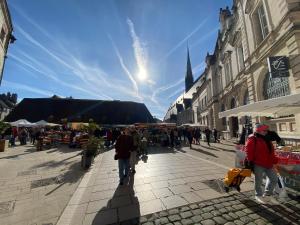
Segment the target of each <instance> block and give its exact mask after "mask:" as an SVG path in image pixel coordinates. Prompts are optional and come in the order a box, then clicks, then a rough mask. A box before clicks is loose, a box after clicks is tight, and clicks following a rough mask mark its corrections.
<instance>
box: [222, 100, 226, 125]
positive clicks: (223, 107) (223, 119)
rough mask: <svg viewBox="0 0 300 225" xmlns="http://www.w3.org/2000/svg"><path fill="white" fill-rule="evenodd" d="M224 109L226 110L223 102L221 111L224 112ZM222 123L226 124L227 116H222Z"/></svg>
mask: <svg viewBox="0 0 300 225" xmlns="http://www.w3.org/2000/svg"><path fill="white" fill-rule="evenodd" d="M224 111H225V105H224V104H222V105H221V112H224ZM222 125H223V126H226V118H225V117H223V118H222Z"/></svg>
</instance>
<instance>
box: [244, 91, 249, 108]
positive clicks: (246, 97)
mask: <svg viewBox="0 0 300 225" xmlns="http://www.w3.org/2000/svg"><path fill="white" fill-rule="evenodd" d="M249 103H250V99H249V92H248V90H247V91H246V93H245V95H244V101H243V104H244V105H248V104H249Z"/></svg>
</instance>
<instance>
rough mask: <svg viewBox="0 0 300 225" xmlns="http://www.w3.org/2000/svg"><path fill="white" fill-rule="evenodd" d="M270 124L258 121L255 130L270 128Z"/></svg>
mask: <svg viewBox="0 0 300 225" xmlns="http://www.w3.org/2000/svg"><path fill="white" fill-rule="evenodd" d="M268 129H269V126H267V125H265V124H261V123H257V124H255V131H258V132H260V131H264V130H268Z"/></svg>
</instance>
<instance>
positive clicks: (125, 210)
mask: <svg viewBox="0 0 300 225" xmlns="http://www.w3.org/2000/svg"><path fill="white" fill-rule="evenodd" d="M133 185H134V176H130V177H129V178H128V180H127V182H125V183H124V185H122V186H121V185H119V186H118V187H117V189H116V190H115V192H114V195H113V196H112V198H111V199H110V200H109V201H108V202H107V205H106V206H105V207H103V208H101V209H100V211H99V212H98V213H97V214H96V216H95V217H94V219H93V222H92V225H99V224H101V225H105V224H121V225H122V224H131V225H137V224H140V219H139V218H140V216H141V213H140V204H139V200H138V198H137V197H136V196H135V194H134V189H133ZM128 198H131V202H132V204H130V205H128V202H127V203H126V199H127V200H128ZM124 202H125V204H124ZM122 203H123V204H124V205H122ZM117 213H118V215H117Z"/></svg>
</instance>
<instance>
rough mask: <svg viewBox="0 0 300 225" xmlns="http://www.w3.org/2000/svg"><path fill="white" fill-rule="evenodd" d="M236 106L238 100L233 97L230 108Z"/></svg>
mask: <svg viewBox="0 0 300 225" xmlns="http://www.w3.org/2000/svg"><path fill="white" fill-rule="evenodd" d="M235 107H236V102H235V99H234V98H232V99H231V102H230V108H231V109H234V108H235Z"/></svg>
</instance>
